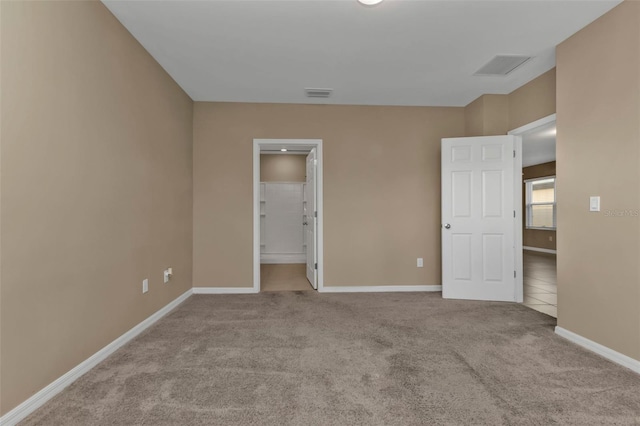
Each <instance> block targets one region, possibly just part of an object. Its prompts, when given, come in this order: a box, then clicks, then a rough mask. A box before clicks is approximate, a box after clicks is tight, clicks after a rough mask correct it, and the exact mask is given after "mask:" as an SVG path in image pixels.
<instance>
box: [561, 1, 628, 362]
mask: <svg viewBox="0 0 640 426" xmlns="http://www.w3.org/2000/svg"><path fill="white" fill-rule="evenodd" d="M557 72H558V76H557V78H558V122H557V123H558V136H557V161H558V170H557V176H558V199H559V200H562V203H561V204H560V206H559V208H558V229H559V230H560V232H558V253H559V255H558V313H559V317H558V325H559V326H561V327H563V328H565V329H568V330H570V331H573V332H575V333H578V334H580V335H582V336H584V337H586V338H588V339H591V340H594V341H595V342H597V343H600V344H602V345H605V346H607V347H609V348H612V349H614V350H616V351H619V352H621V353H623V354H625V355H627V356H630V357H632V358H635V359H636V360H640V267H639V266H638V265H639V262H638V259H639V258H640V225H639V218H638V216H635V215H633V214H632V215H630V216H622V217H615V216H614V217H608V216H607V213H606V212H607V211H612V210H617V211H622V212H624V211H625V210H632V211H637V209H640V121H639V120H638V117H640V90H639V87H640V2H631V1H626V2H623V3H622V4H621V5H619V6H618V7H616V8H614V9H613V10H612V11H611V12H609V13H607V14H606V15H604V16H603V17H601V18H600V19H598V20H597V21H595V22H594V23H592V24H591V25H589V26H588V27H586V28H585V29H583V30H582V31H580V32H578V33H577V34H575V35H574V36H572V37H571V38H569V39H568V40H566V41H565V42H564V43H562V44H561V45H560V46H559V47H558V49H557ZM591 195H600V196H601V197H602V198H601V209H602V211H601V212H599V213H595V212H589V209H588V206H589V196H591Z"/></svg>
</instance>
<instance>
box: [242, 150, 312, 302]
mask: <svg viewBox="0 0 640 426" xmlns="http://www.w3.org/2000/svg"><path fill="white" fill-rule="evenodd" d="M267 147H271V148H291V149H300V148H309V149H312V148H315V149H316V161H317V174H316V194H317V195H316V200H317V201H316V202H317V211H318V228H317V234H316V239H317V241H316V248H317V251H318V254H317V257H318V291H322V289H323V287H324V237H323V236H324V211H323V154H322V139H254V140H253V290H254V292H256V293H257V292H259V291H260V151H261V150H262V149H263V148H267Z"/></svg>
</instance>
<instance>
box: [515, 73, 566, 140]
mask: <svg viewBox="0 0 640 426" xmlns="http://www.w3.org/2000/svg"><path fill="white" fill-rule="evenodd" d="M555 112H556V69H555V68H553V69H551V70H549V71H547V72H546V73H544V74H542V75H541V76H539V77H537V78H535V79H533V80H531V81H530V82H529V83H527V84H525V85H524V86H522V87H520V88H518V89H516V90H514V91H513V92H511V93H509V126H508V127H509V130H513V129H517V128H518V127H521V126H524V125H525V124H529V123H531V122H534V121H536V120H539V119H541V118H544V117H547V116H549V115H551V114H554V113H555Z"/></svg>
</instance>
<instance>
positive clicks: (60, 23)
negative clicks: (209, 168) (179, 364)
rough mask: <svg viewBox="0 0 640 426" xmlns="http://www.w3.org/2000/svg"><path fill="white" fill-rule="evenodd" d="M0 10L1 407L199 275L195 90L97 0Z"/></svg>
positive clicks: (62, 369)
mask: <svg viewBox="0 0 640 426" xmlns="http://www.w3.org/2000/svg"><path fill="white" fill-rule="evenodd" d="M0 10H1V23H0V26H1V38H2V48H1V49H2V50H1V52H0V54H1V57H2V65H1V85H2V100H1V111H2V130H1V142H2V147H1V150H2V158H1V162H2V163H1V173H2V177H1V185H2V186H1V194H2V205H1V209H2V210H1V223H0V226H1V229H2V235H1V240H0V247H1V250H2V259H1V260H2V262H1V267H2V270H1V273H2V287H1V290H0V294H1V307H0V308H1V314H0V315H1V318H0V323H1V325H0V327H1V329H0V335H1V337H2V348H1V358H2V365H1V367H0V374H1V385H0V386H1V388H0V394H1V407H0V413H2V414H4V413H6V412H8V411H9V410H11V409H12V408H14V407H15V406H16V405H17V404H19V403H21V402H22V401H24V400H25V399H27V398H28V397H30V396H31V395H33V394H34V393H35V392H37V391H39V390H40V389H42V388H43V387H44V386H46V385H48V384H50V383H51V382H53V381H54V380H55V379H57V378H58V377H60V376H61V375H63V374H64V373H66V372H67V371H69V370H70V369H71V368H73V367H75V366H76V365H78V364H79V363H80V362H82V361H84V360H85V359H87V358H88V357H90V356H91V355H93V354H94V353H95V352H96V351H98V350H100V349H101V348H103V347H104V346H105V345H107V344H108V343H110V342H111V341H113V340H114V339H115V338H117V337H119V336H121V335H122V334H123V333H125V332H126V331H127V330H129V329H130V328H132V327H133V326H135V325H136V324H138V323H139V322H140V321H142V320H144V319H145V318H147V317H148V316H149V315H151V314H152V313H154V312H156V311H157V310H158V309H160V308H161V307H162V306H164V305H166V304H167V303H169V302H170V301H171V300H173V299H175V298H176V297H178V296H179V295H180V294H182V293H184V292H185V291H187V290H188V289H189V288H191V249H192V241H191V239H192V174H191V171H192V150H191V140H192V118H193V102H192V101H191V99H190V98H189V97H188V96H187V95H186V94H185V93H184V92H183V91H182V90H181V89H180V88H179V87H178V86H177V85H176V83H175V82H174V81H173V80H172V79H171V78H170V77H169V76H168V75H167V74H166V73H165V72H164V71H163V70H162V68H160V66H159V65H158V64H157V63H156V62H155V61H154V60H153V59H152V58H151V56H150V55H149V54H148V53H147V52H146V51H145V50H144V49H143V48H142V47H141V46H140V45H139V44H138V43H137V42H136V40H135V39H134V38H133V37H132V36H131V35H130V34H129V33H128V32H127V31H126V30H125V28H124V27H122V25H121V24H120V23H119V22H118V21H117V20H116V19H115V18H114V17H113V16H112V15H111V13H110V12H109V11H108V10H107V9H106V8H105V7H104V5H103V4H102V3H100V2H6V1H3V2H0ZM169 266H172V267H173V268H174V273H175V276H174V279H173V280H172V281H171V282H170V283H169V284H163V283H162V271H163V270H164V269H165V268H166V267H169ZM144 278H149V281H150V290H149V292H148V293H147V294H145V295H143V294H142V280H143V279H144Z"/></svg>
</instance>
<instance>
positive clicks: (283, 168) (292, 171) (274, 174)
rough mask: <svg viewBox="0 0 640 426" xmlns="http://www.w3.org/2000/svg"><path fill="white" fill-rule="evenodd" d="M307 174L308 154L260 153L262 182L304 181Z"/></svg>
mask: <svg viewBox="0 0 640 426" xmlns="http://www.w3.org/2000/svg"><path fill="white" fill-rule="evenodd" d="M306 176H307V156H306V155H297V154H262V155H260V182H304V181H305V180H306Z"/></svg>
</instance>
